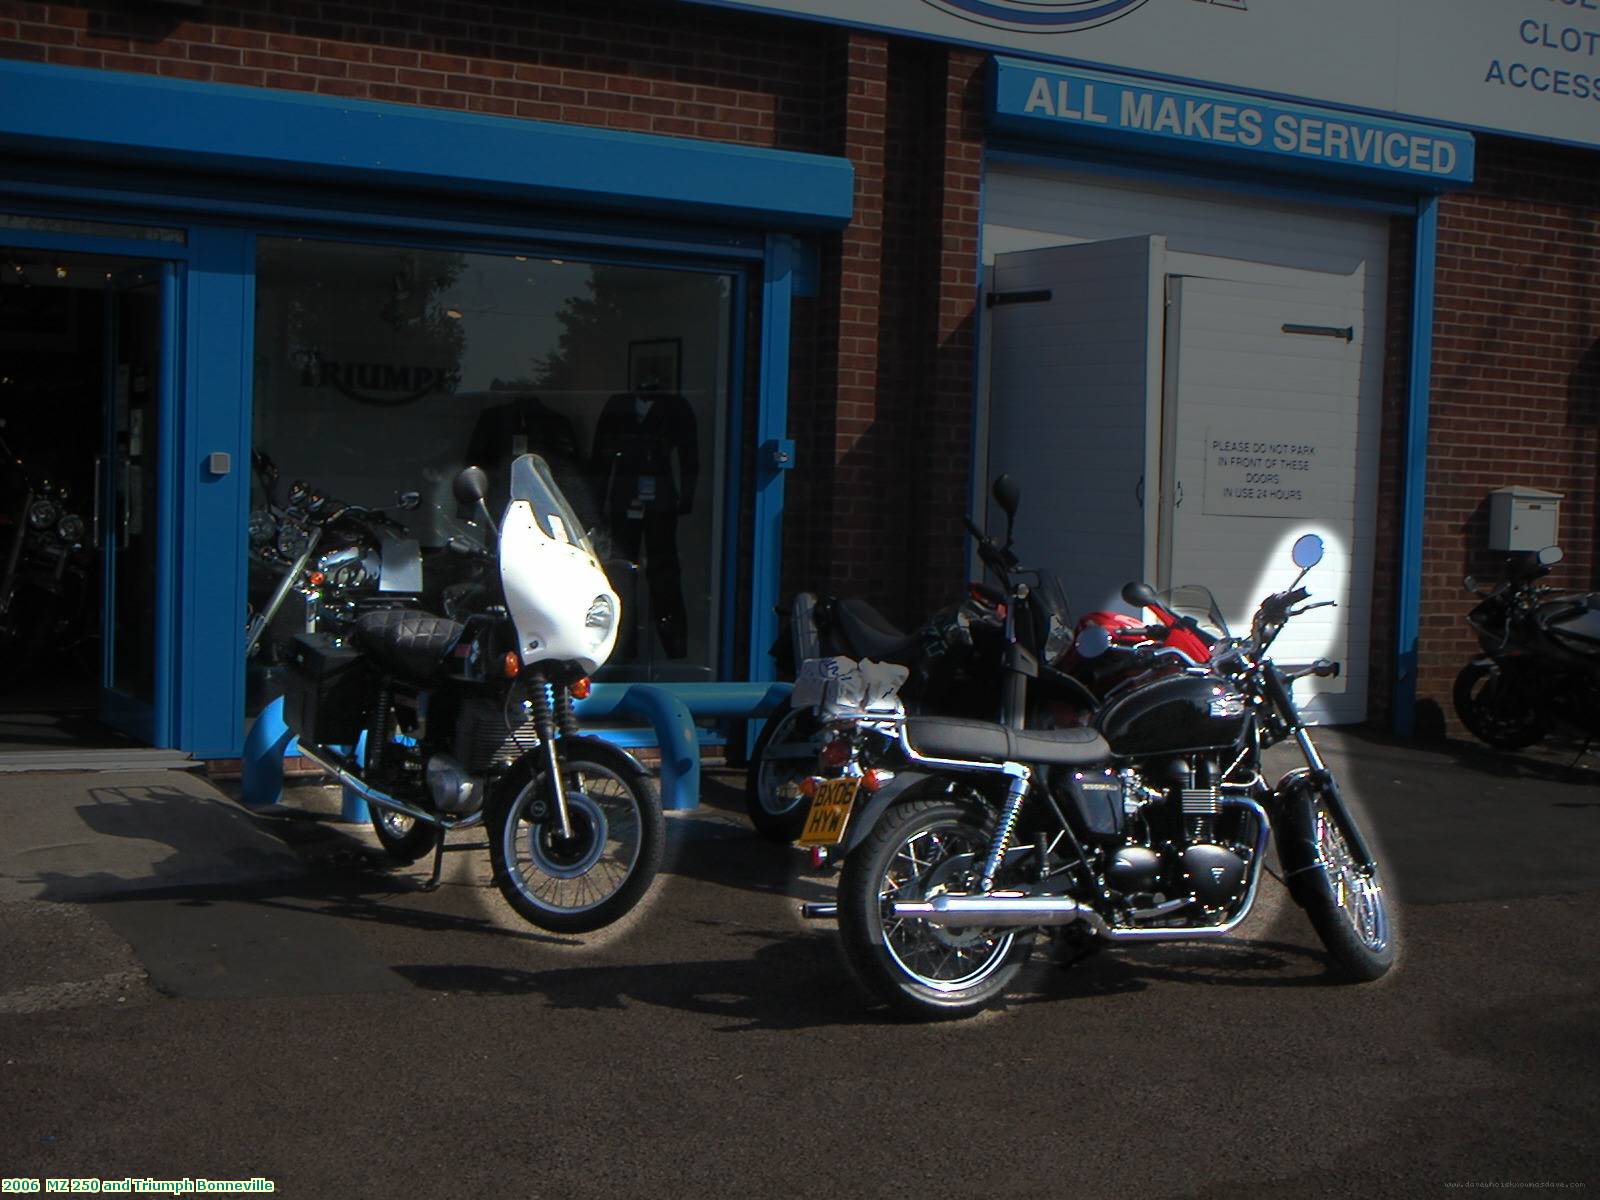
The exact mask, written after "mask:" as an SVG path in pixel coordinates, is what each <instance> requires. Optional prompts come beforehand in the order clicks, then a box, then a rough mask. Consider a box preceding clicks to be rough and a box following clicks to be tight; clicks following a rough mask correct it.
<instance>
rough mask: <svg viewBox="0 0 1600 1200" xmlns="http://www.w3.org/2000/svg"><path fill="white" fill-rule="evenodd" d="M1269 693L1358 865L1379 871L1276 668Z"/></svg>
mask: <svg viewBox="0 0 1600 1200" xmlns="http://www.w3.org/2000/svg"><path fill="white" fill-rule="evenodd" d="M1265 683H1266V692H1267V695H1268V697H1269V698H1270V699H1271V700H1272V702H1273V705H1274V706H1275V707H1276V708H1277V710H1278V712H1279V714H1280V715H1281V716H1282V717H1283V719H1284V721H1285V723H1286V724H1287V725H1288V726H1289V729H1290V732H1291V733H1292V734H1293V735H1294V740H1295V744H1296V745H1297V746H1299V747H1300V753H1301V754H1303V755H1304V756H1305V760H1306V766H1307V768H1309V771H1308V776H1307V777H1308V779H1309V781H1310V782H1311V783H1312V784H1313V785H1315V786H1316V787H1318V788H1320V789H1321V791H1322V794H1323V795H1324V796H1326V797H1327V801H1328V807H1329V808H1331V809H1332V810H1333V815H1334V818H1335V819H1336V820H1337V821H1338V822H1339V828H1340V829H1341V830H1342V831H1343V832H1344V837H1345V842H1346V843H1347V844H1348V845H1349V847H1350V853H1351V854H1353V855H1354V856H1355V858H1356V861H1357V862H1358V863H1359V864H1360V865H1361V866H1362V867H1363V868H1364V869H1366V870H1368V871H1371V870H1374V869H1376V867H1377V865H1378V862H1377V859H1375V858H1374V857H1373V854H1372V849H1371V847H1369V846H1368V845H1367V839H1366V837H1365V836H1363V834H1362V832H1361V827H1360V825H1358V824H1357V823H1356V820H1355V818H1354V817H1353V816H1351V814H1350V808H1349V806H1348V805H1346V804H1345V802H1344V796H1343V795H1342V794H1340V791H1339V781H1338V780H1337V779H1335V778H1334V777H1333V772H1332V771H1330V770H1329V769H1328V764H1327V762H1325V761H1324V760H1323V757H1322V755H1321V754H1320V753H1318V752H1317V747H1316V743H1314V742H1313V741H1312V740H1311V733H1310V731H1309V730H1308V729H1307V728H1306V724H1305V722H1304V721H1303V720H1301V719H1300V710H1299V708H1298V707H1297V706H1296V705H1295V702H1294V697H1293V696H1292V695H1291V694H1290V692H1289V682H1288V681H1287V680H1286V679H1285V678H1284V677H1283V674H1282V672H1280V671H1279V670H1278V669H1277V668H1276V667H1271V668H1269V669H1268V671H1267V675H1266V679H1265Z"/></svg>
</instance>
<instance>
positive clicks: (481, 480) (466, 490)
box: [450, 467, 489, 507]
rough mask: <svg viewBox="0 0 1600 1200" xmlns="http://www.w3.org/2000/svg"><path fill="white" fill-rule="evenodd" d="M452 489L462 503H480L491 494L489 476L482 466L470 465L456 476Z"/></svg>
mask: <svg viewBox="0 0 1600 1200" xmlns="http://www.w3.org/2000/svg"><path fill="white" fill-rule="evenodd" d="M450 491H451V493H452V494H453V495H454V496H455V498H456V499H457V500H458V501H459V502H460V503H462V504H465V505H468V506H469V507H470V506H473V505H476V504H479V503H481V502H482V500H483V499H484V497H486V496H487V495H488V494H489V476H488V475H486V474H485V473H484V470H483V468H482V467H468V468H466V469H465V470H464V471H462V472H461V473H460V474H459V475H457V476H456V478H455V482H454V483H453V484H451V485H450Z"/></svg>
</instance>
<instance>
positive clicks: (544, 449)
mask: <svg viewBox="0 0 1600 1200" xmlns="http://www.w3.org/2000/svg"><path fill="white" fill-rule="evenodd" d="M507 398H508V399H507V403H505V404H499V405H495V406H493V407H490V408H486V409H484V410H483V412H481V413H480V414H479V415H478V421H477V424H476V425H474V426H473V427H472V437H471V438H470V439H469V440H468V442H467V464H466V465H468V466H474V467H482V468H483V469H484V470H485V471H487V472H488V473H489V501H488V503H489V511H490V512H492V513H494V514H495V516H496V518H497V519H498V517H499V514H500V511H501V509H502V508H504V507H505V504H506V501H507V500H508V499H509V498H510V494H511V461H512V459H514V458H516V457H518V456H519V455H523V454H537V455H540V456H541V457H542V458H543V459H544V460H545V461H546V462H548V463H549V464H550V471H551V473H552V474H553V475H554V476H555V477H556V483H557V484H558V485H560V487H561V490H562V492H564V493H565V494H566V497H567V500H568V501H569V502H570V503H571V505H572V507H573V510H574V511H575V512H576V513H577V514H578V517H579V519H581V520H582V521H583V522H584V523H585V525H586V526H587V525H589V524H591V523H593V521H594V519H595V512H594V503H593V501H592V499H591V497H590V496H589V494H588V486H587V480H586V479H585V477H584V473H583V455H582V454H581V453H580V452H579V450H578V435H577V433H576V432H575V431H574V430H573V428H572V422H571V421H570V420H568V419H567V417H566V416H565V415H564V414H562V413H559V412H557V411H556V410H555V409H553V408H550V407H549V406H548V405H546V404H545V402H544V401H543V400H541V399H539V397H538V396H536V395H534V394H533V393H532V392H508V393H507Z"/></svg>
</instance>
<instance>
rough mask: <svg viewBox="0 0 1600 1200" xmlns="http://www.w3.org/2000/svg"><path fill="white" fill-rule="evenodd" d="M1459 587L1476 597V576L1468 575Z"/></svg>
mask: <svg viewBox="0 0 1600 1200" xmlns="http://www.w3.org/2000/svg"><path fill="white" fill-rule="evenodd" d="M1461 586H1462V587H1464V588H1466V589H1467V591H1469V592H1471V593H1473V594H1474V595H1476V594H1477V591H1478V577H1477V576H1476V575H1468V576H1467V577H1466V578H1465V579H1463V580H1462V581H1461Z"/></svg>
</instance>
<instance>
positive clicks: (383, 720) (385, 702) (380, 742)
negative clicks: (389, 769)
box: [362, 675, 394, 780]
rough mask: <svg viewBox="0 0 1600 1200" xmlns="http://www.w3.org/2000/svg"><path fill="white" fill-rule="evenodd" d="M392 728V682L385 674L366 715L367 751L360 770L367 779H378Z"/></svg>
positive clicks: (386, 756) (380, 775)
mask: <svg viewBox="0 0 1600 1200" xmlns="http://www.w3.org/2000/svg"><path fill="white" fill-rule="evenodd" d="M393 729H394V682H393V681H392V680H391V679H390V678H389V677H388V676H387V675H385V676H384V677H383V682H382V683H380V684H379V685H378V692H377V695H376V696H375V697H374V698H373V701H372V712H371V713H369V714H368V716H367V752H366V761H365V762H363V763H362V770H363V771H364V772H365V773H366V776H367V778H368V779H374V780H376V779H380V778H382V775H383V769H384V766H385V765H386V763H387V759H388V749H389V735H390V733H391V732H392V731H393Z"/></svg>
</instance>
